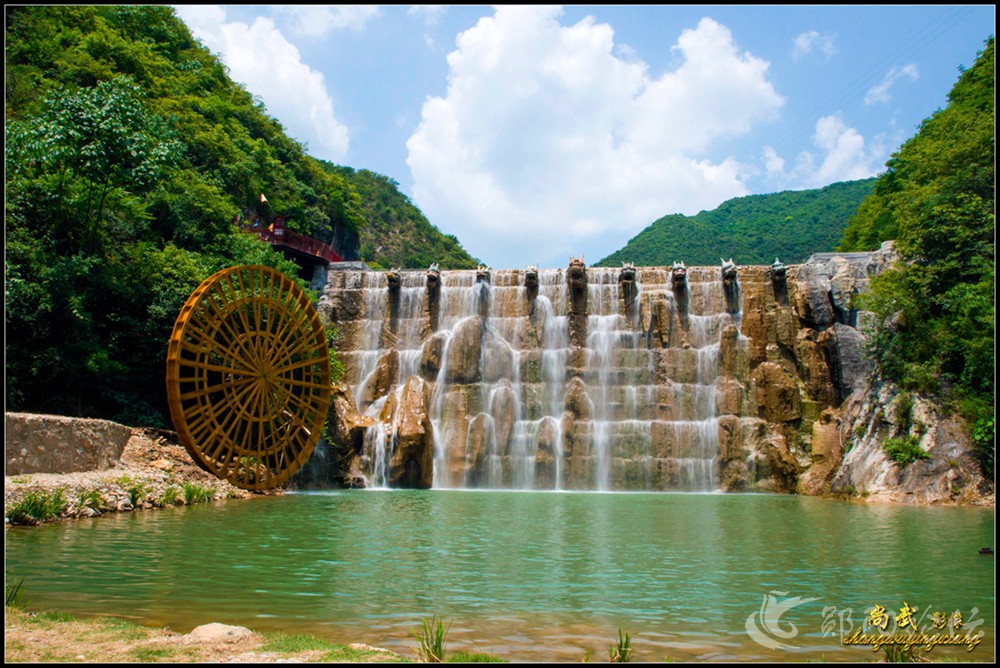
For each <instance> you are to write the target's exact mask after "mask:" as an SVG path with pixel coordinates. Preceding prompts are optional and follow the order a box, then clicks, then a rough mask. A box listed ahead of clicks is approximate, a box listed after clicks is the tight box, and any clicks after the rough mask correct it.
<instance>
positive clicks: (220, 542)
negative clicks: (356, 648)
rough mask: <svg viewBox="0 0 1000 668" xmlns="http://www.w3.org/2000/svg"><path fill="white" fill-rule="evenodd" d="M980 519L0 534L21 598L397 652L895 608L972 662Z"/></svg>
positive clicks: (203, 518)
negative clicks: (958, 641) (439, 622)
mask: <svg viewBox="0 0 1000 668" xmlns="http://www.w3.org/2000/svg"><path fill="white" fill-rule="evenodd" d="M994 529H995V513H994V510H993V509H983V508H915V507H908V506H889V505H865V504H854V503H846V502H838V501H831V500H824V499H817V498H810V497H798V496H778V495H735V494H666V493H610V494H602V493H569V492H566V493H562V492H477V491H457V490H456V491H450V490H432V491H341V492H312V493H293V494H286V495H284V496H277V497H265V498H258V499H252V500H247V501H229V502H226V503H220V504H213V505H204V506H194V507H185V508H176V509H166V510H156V511H142V512H134V513H123V514H117V515H112V516H105V517H98V518H94V519H91V520H74V521H68V522H63V523H58V524H54V525H47V526H42V527H35V528H8V529H7V531H6V559H7V561H6V566H5V570H6V573H7V575H8V577H13V578H17V579H20V578H24V585H23V592H24V595H25V597H26V598H28V599H29V601H30V606H29V607H30V609H56V610H63V611H67V612H71V613H76V614H81V615H89V614H111V615H117V616H123V617H128V618H132V619H135V620H138V621H140V622H142V623H145V624H151V625H168V626H170V627H171V628H174V629H175V630H177V631H181V632H186V631H189V630H190V629H192V628H194V627H195V626H197V625H200V624H204V623H208V622H222V623H226V624H237V625H242V626H248V627H251V628H254V629H257V630H281V631H286V632H293V633H310V634H315V635H319V636H322V637H324V638H327V639H329V640H332V641H336V642H344V643H349V642H364V643H368V644H370V645H376V646H380V647H385V648H388V649H392V650H394V651H397V652H400V653H402V654H405V655H408V656H412V655H413V652H414V649H415V648H416V641H415V639H414V638H413V635H412V633H411V630H412V629H414V628H417V629H419V628H420V625H421V621H422V620H424V619H429V618H430V617H431V616H432V615H437V616H438V617H444V618H445V619H447V620H451V621H452V626H451V629H450V631H449V633H448V636H447V643H446V649H447V650H449V651H455V650H459V649H466V650H476V651H487V652H494V653H497V654H500V655H502V656H504V657H506V658H508V659H510V660H512V661H546V660H549V661H572V662H576V661H581V660H583V659H584V658H585V657H586V656H587V653H588V651H591V652H592V655H591V660H594V661H598V660H605V659H606V658H607V647H608V645H609V644H610V643H611V642H612V641H616V640H617V638H618V630H619V629H622V630H623V631H627V632H628V633H629V634H630V635H631V637H632V646H633V648H634V649H635V652H636V657H635V658H636V660H643V661H661V660H663V659H665V658H670V659H673V660H714V661H760V660H764V659H767V660H772V661H806V660H810V661H811V660H822V659H825V660H828V661H868V660H871V659H873V658H879V657H881V656H882V654H881V652H879V653H877V654H873V653H872V650H871V647H870V646H848V645H844V644H842V642H841V640H842V638H843V637H844V634H845V633H846V634H849V633H851V632H853V631H856V630H857V629H859V628H862V627H863V628H864V629H866V630H869V629H870V627H869V626H868V625H867V621H868V617H869V611H870V610H871V609H872V607H873V606H875V605H881V606H883V607H884V608H885V609H886V611H887V614H888V615H889V616H890V617H889V626H888V630H892V629H893V625H894V624H895V623H896V622H895V621H894V618H895V617H896V616H897V615H899V613H900V611H901V609H902V608H903V607H904V606H905V605H908V606H909V607H910V608H916V612H915V613H913V618H914V621H915V622H917V623H918V625H919V628H921V629H930V628H931V621H932V614H933V613H935V612H939V613H942V614H944V615H946V616H947V617H948V618H949V619H951V618H952V615H953V614H954V613H955V612H956V611H957V612H959V613H960V614H961V616H962V622H963V625H962V627H961V629H960V631H961V632H962V633H965V632H967V631H970V629H971V633H972V634H973V635H978V634H979V633H982V634H983V638H982V642H981V643H980V644H979V645H978V646H977V647H975V648H974V649H973V650H972V651H971V652H968V651H966V649H965V648H964V647H960V648H943V647H938V648H935V649H934V650H933V651H932V653H931V655H932V657H936V658H945V657H949V656H953V657H961V658H964V659H967V660H975V661H992V660H993V659H994V654H995V642H994V639H995V592H994V589H995V571H994V558H993V556H992V555H982V554H980V553H979V550H980V548H982V547H985V546H989V547H993V546H994V536H995V531H994ZM796 597H797V598H799V599H801V600H799V601H796V600H795V598H796ZM948 628H949V627H945V630H947V629H948Z"/></svg>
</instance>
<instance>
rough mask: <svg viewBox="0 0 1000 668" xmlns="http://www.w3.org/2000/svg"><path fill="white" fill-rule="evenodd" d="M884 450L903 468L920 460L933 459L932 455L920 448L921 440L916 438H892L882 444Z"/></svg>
mask: <svg viewBox="0 0 1000 668" xmlns="http://www.w3.org/2000/svg"><path fill="white" fill-rule="evenodd" d="M882 448H883V449H884V450H885V454H887V455H889V458H890V459H892V460H893V461H894V462H896V463H897V464H899V465H900V466H901V467H906V466H909V465H910V464H912V463H913V462H915V461H917V460H918V459H931V455H930V453H928V452H927V451H926V450H924V449H923V448H921V447H920V439H918V438H917V437H916V436H901V437H899V438H890V439H889V440H887V441H886V442H885V443H883V444H882Z"/></svg>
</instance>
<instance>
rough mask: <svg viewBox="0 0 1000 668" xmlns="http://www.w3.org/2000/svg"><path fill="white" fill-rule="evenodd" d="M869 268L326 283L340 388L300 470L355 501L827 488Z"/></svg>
mask: <svg viewBox="0 0 1000 668" xmlns="http://www.w3.org/2000/svg"><path fill="white" fill-rule="evenodd" d="M885 262H887V259H886V257H885V253H884V252H883V251H879V252H876V253H863V254H848V255H845V256H840V255H836V254H829V255H827V256H817V257H816V258H815V259H811V260H810V261H809V262H806V263H804V264H801V265H793V266H788V267H784V266H782V265H781V264H780V263H779V262H777V260H776V261H775V264H774V265H773V266H746V267H737V266H736V265H734V264H732V263H731V262H723V263H722V264H721V265H718V266H714V267H685V266H684V265H683V264H675V265H674V266H673V267H633V266H631V265H625V266H623V267H621V268H596V267H586V266H585V265H584V263H583V261H582V258H581V259H571V262H570V264H569V266H568V267H567V268H565V269H536V268H534V267H530V268H527V269H523V270H491V269H488V268H480V269H479V270H475V271H473V270H467V271H438V270H437V269H436V267H431V269H430V270H427V271H389V272H374V271H367V272H366V271H331V272H330V273H329V275H328V278H327V281H326V284H325V288H324V290H323V293H322V295H321V297H320V300H319V305H318V307H319V311H320V314H321V317H324V318H328V319H329V320H330V322H332V323H333V325H334V326H335V327H336V328H337V329H338V331H339V336H338V337H337V339H336V341H335V344H334V345H335V348H336V350H337V353H338V357H339V359H340V360H341V362H342V363H343V365H344V368H345V371H344V375H343V378H342V385H341V386H340V387H339V388H338V390H337V392H336V394H335V399H334V401H333V403H332V408H331V416H330V417H331V419H330V420H329V425H328V433H327V438H326V445H325V446H324V447H322V448H320V449H319V450H318V451H317V455H314V459H317V458H318V459H319V460H322V459H324V458H325V459H326V460H327V463H328V464H329V466H331V467H336V468H337V470H338V471H339V473H338V474H337V475H338V476H340V482H342V483H344V484H346V485H348V486H363V487H416V488H431V487H433V488H496V489H528V490H594V491H620V490H656V491H661V490H662V491H701V492H704V491H795V490H796V489H798V490H800V491H801V490H802V487H803V485H805V486H810V485H811V486H813V487H819V486H822V485H828V484H829V481H830V480H831V479H832V478H833V476H834V475H835V473H836V467H837V465H839V463H840V460H841V458H842V451H841V450H840V448H841V446H840V444H841V443H842V442H843V438H842V434H841V433H840V430H841V429H842V425H841V422H842V419H841V412H840V408H841V405H842V404H843V403H844V401H845V399H846V398H847V397H848V395H850V394H851V392H852V389H853V388H854V387H855V386H856V385H857V384H858V383H859V382H860V381H862V380H863V379H864V378H866V377H867V375H868V374H869V372H870V369H869V367H868V366H867V363H866V362H865V358H864V335H863V334H862V332H861V330H860V329H859V322H858V321H859V315H860V319H861V320H862V324H863V321H864V316H865V315H867V314H863V313H862V314H859V313H858V312H857V311H856V310H854V309H852V306H851V303H852V302H851V298H852V296H854V295H856V294H857V293H858V292H860V291H861V290H863V289H864V287H865V286H866V284H867V281H868V277H869V275H871V274H872V273H874V272H876V271H878V270H879V269H880V267H881V266H883V265H884V264H885ZM319 465H322V462H320V464H319Z"/></svg>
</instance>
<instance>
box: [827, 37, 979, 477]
mask: <svg viewBox="0 0 1000 668" xmlns="http://www.w3.org/2000/svg"><path fill="white" fill-rule="evenodd" d="M994 54H995V51H994V40H993V38H992V37H991V38H990V39H989V40H988V41H987V42H986V46H985V48H984V49H983V51H982V53H981V54H980V55H979V58H978V60H977V61H976V63H975V65H974V66H973V67H972V68H970V69H967V70H965V69H963V70H962V74H961V76H960V78H959V80H958V82H957V83H956V84H955V86H954V88H952V90H951V92H950V93H949V94H948V106H947V107H945V108H944V109H941V110H939V111H937V112H935V113H934V114H933V115H932V116H931V117H930V118H928V119H926V120H924V122H923V123H921V125H920V130H919V132H917V134H916V135H915V136H914V137H912V138H910V139H909V140H907V141H906V143H904V144H903V146H902V147H901V148H900V149H899V151H897V152H896V153H894V154H893V156H892V158H890V159H889V161H888V162H887V163H886V168H887V169H886V173H885V175H884V176H882V177H881V178H880V179H879V181H878V183H877V184H876V185H875V189H874V192H873V193H872V194H871V195H870V196H869V197H868V198H866V199H865V201H864V202H863V203H862V205H861V207H860V208H859V210H858V214H857V216H855V217H854V218H853V219H852V220H851V221H850V224H849V226H848V228H847V229H846V230H845V232H844V238H843V241H842V242H841V250H868V249H870V248H874V247H877V246H878V245H879V244H880V243H881V242H883V241H885V240H887V239H893V240H895V247H896V250H897V251H898V252H899V255H900V258H901V262H899V263H898V264H896V265H895V266H893V267H892V268H891V269H890V270H888V271H886V272H883V273H882V274H880V275H879V276H876V277H875V278H874V279H872V282H871V291H870V293H868V294H867V295H865V296H864V302H863V304H864V306H865V308H867V309H869V310H871V311H872V312H874V313H875V315H876V334H875V336H874V337H873V341H872V345H871V350H872V353H873V356H874V358H875V361H876V362H877V364H878V367H879V371H880V372H881V374H882V375H883V377H885V378H887V379H889V380H892V381H894V382H896V383H898V384H900V385H901V386H902V387H903V388H904V389H906V390H908V391H915V392H921V393H925V394H931V395H936V396H937V397H939V398H940V399H942V400H944V402H945V403H946V405H949V406H950V407H951V408H953V409H954V410H956V412H958V413H959V414H961V415H963V416H964V417H965V418H966V419H967V420H968V421H969V423H970V424H971V425H972V426H973V429H972V437H973V440H974V443H975V448H976V453H977V455H978V457H979V460H980V463H982V465H983V469H984V471H985V472H986V473H987V475H992V473H993V460H994V419H995V418H994V414H995V404H996V353H995V351H996V339H995V333H996V320H995V305H994V304H995V300H996V269H995V267H996V90H995V89H996V68H995V55H994Z"/></svg>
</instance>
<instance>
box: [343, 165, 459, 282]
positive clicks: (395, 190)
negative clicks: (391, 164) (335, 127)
mask: <svg viewBox="0 0 1000 668" xmlns="http://www.w3.org/2000/svg"><path fill="white" fill-rule="evenodd" d="M324 167H325V168H326V169H328V170H330V171H332V172H333V173H335V174H339V175H341V176H342V177H343V178H344V179H345V180H346V181H347V182H348V183H349V184H351V186H352V187H353V188H354V189H355V191H357V192H358V194H359V195H360V196H361V201H362V202H363V204H362V215H364V218H365V227H364V229H363V230H362V232H361V235H360V255H361V259H362V260H364V261H365V262H367V263H368V264H369V266H372V267H375V268H384V269H388V268H391V267H402V268H406V269H426V268H427V267H429V266H430V265H431V264H435V263H436V264H438V265H439V266H440V268H441V269H475V268H476V265H477V264H478V261H477V260H476V259H474V258H473V257H471V256H470V255H469V254H468V253H467V252H466V251H465V249H463V248H462V245H461V244H460V243H459V241H458V239H456V238H455V237H454V236H452V235H450V234H443V233H442V232H441V231H440V230H438V229H437V228H436V227H434V226H433V225H431V224H430V223H429V222H428V221H427V218H426V217H424V214H423V213H422V212H421V211H420V209H418V208H417V207H416V206H415V205H414V204H413V203H412V202H411V201H410V199H409V198H408V197H407V196H406V195H404V194H403V193H401V192H400V191H399V184H398V183H397V182H396V181H394V180H393V179H391V178H389V177H387V176H383V175H382V174H376V173H375V172H372V171H370V170H367V169H359V170H355V169H352V168H350V167H341V166H335V165H331V164H329V163H324Z"/></svg>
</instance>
